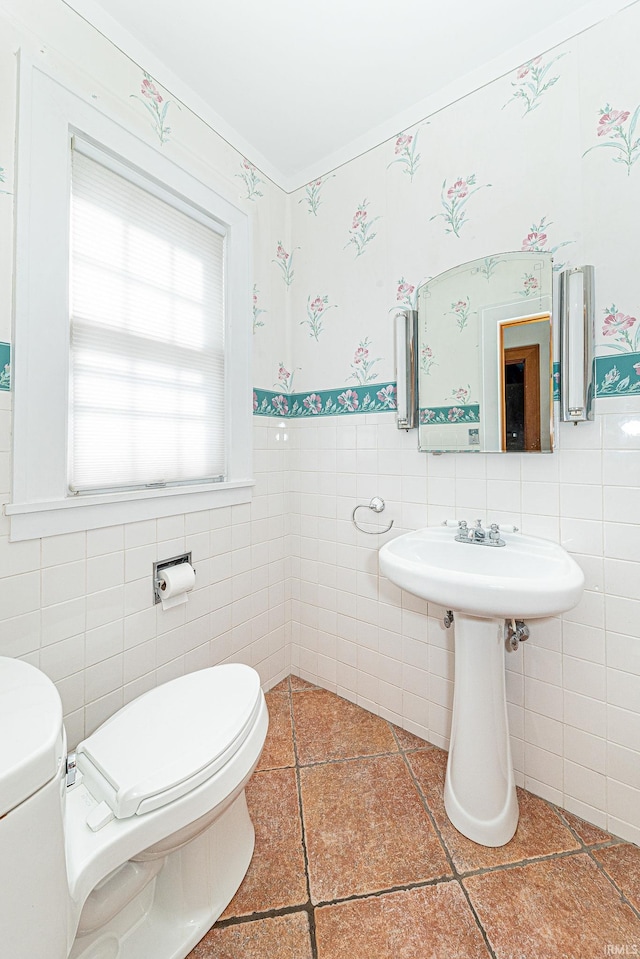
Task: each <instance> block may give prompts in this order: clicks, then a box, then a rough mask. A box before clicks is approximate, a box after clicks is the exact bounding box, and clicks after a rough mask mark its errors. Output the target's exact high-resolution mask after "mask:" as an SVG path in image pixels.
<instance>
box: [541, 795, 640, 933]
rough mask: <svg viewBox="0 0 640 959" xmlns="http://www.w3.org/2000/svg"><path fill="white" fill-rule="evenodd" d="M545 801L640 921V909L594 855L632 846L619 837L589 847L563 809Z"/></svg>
mask: <svg viewBox="0 0 640 959" xmlns="http://www.w3.org/2000/svg"><path fill="white" fill-rule="evenodd" d="M545 801H546V802H547V805H548V806H550V807H551V809H552V810H553V811H554V813H555V814H556V816H557V817H558V819H559V820H560V822H561V823H562V824H563V826H566V828H567V829H569V831H570V832H571V834H572V835H573V836H575V838H576V839H577V841H578V842H579V843H581V845H582V850H583V851H584V852H585V853H586V854H587V855H588V857H589V859H590V860H591V862H592V863H593V864H594V865H595V867H596V868H597V869H598V871H599V872H600V873H601V874H602V875H603V876H604V878H605V879H606V880H607V882H609V884H610V885H611V886H613V888H614V889H615V890H616V892H617V893H618V895H619V896H620V899H621V900H622V902H623V903H624V904H625V905H627V906H629V908H630V909H631V911H632V913H633V914H634V916H636V917H637V918H638V919H640V909H638V908H637V907H636V906H634V904H633V903H632V902H631V900H630V899H629V898H628V896H627V895H626V893H625V892H624V890H623V889H622V888H621V886H620V885H619V884H618V883H617V882H616V881H615V879H614V878H613V876H610V875H609V873H608V872H607V870H606V868H605V866H604V863H601V862H600V860H599V859H598V858H597V857H596V856H594V855H593V853H594V852H595V851H596V850H597V849H610V848H612V847H613V846H628V845H630V844H629V843H628V842H626V840H624V839H620V838H618V837H617V836H611V839H607V840H603V841H602V842H597V843H591V844H590V845H587V843H586V842H585V841H584V840H583V839H582V838H581V836H580V834H579V833H578V832H577V830H575V829H574V828H573V826H571V825H570V824H569V822H567V820H566V819H565V816H564V810H563V809H562V807H558V806H555V805H554V804H553V803H551V802H549V801H548V800H545ZM600 831H601V832H606V830H604V829H603V830H600ZM607 835H609V836H610V835H611V833H607Z"/></svg>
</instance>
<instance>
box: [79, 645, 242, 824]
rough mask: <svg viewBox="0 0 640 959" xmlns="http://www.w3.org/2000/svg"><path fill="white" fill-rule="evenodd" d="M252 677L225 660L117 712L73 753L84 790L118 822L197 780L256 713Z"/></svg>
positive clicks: (217, 764)
mask: <svg viewBox="0 0 640 959" xmlns="http://www.w3.org/2000/svg"><path fill="white" fill-rule="evenodd" d="M260 700H261V695H260V679H259V676H258V674H257V673H256V671H255V670H254V669H251V667H250V666H244V665H242V664H240V663H233V664H228V665H224V666H214V667H211V668H210V669H201V670H198V671H197V672H195V673H189V674H188V675H186V676H181V677H179V678H178V679H174V680H171V681H170V682H168V683H165V684H164V685H163V686H158V687H157V688H156V689H152V690H150V691H149V692H148V693H145V694H144V695H143V696H140V697H139V698H138V699H136V700H134V701H133V702H131V703H129V705H128V706H125V707H124V709H121V710H119V711H118V712H117V713H116V714H115V715H114V716H112V717H111V719H108V720H107V722H106V723H104V725H102V726H101V727H100V728H99V729H97V730H96V732H95V733H93V734H92V735H91V736H89V738H88V739H85V740H84V742H82V743H80V745H79V746H78V749H77V764H78V769H79V770H80V771H81V772H83V773H84V774H85V777H86V781H87V784H88V786H89V789H90V790H91V791H92V792H94V793H96V794H97V795H96V797H95V798H97V799H99V800H104V801H105V802H107V804H108V805H109V806H110V808H111V810H112V811H113V813H114V815H115V816H116V817H117V818H118V819H126V818H127V817H129V816H133V815H136V814H137V815H142V814H143V813H147V812H151V811H152V810H154V809H158V808H160V807H161V806H164V805H166V803H168V802H172V801H173V800H175V799H179V798H180V796H184V795H185V794H186V793H188V792H190V791H191V790H192V789H195V787H196V786H198V785H200V784H201V783H203V782H205V781H206V780H207V779H208V778H209V777H210V776H212V775H213V774H214V773H215V772H216V771H217V770H218V769H220V768H221V767H222V766H223V765H224V764H225V763H227V762H228V761H229V759H230V758H231V756H233V754H234V753H235V752H236V751H237V750H238V749H239V747H240V746H241V744H242V743H243V742H244V740H245V739H246V737H247V736H248V734H249V732H250V731H251V729H252V727H253V724H254V722H255V718H256V716H257V714H258V711H259V709H260Z"/></svg>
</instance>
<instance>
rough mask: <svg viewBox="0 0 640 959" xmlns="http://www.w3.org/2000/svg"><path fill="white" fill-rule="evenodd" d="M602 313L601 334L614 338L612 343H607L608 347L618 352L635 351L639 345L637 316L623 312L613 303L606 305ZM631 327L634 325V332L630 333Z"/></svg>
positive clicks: (639, 329) (639, 335)
mask: <svg viewBox="0 0 640 959" xmlns="http://www.w3.org/2000/svg"><path fill="white" fill-rule="evenodd" d="M604 314H605V317H604V323H603V325H602V335H603V336H606V337H611V338H612V339H613V340H614V342H613V343H607V346H608V347H609V349H612V350H617V351H618V352H620V353H626V352H631V353H635V352H637V351H638V348H639V347H640V324H638V320H637V318H636V317H635V316H630V315H629V314H628V313H623V312H622V310H619V309H618V308H617V306H616V305H615V303H612V304H611V306H608V307H607V308H606V309H605V311H604ZM636 324H637V325H636ZM633 327H635V333H633V334H632V333H631V330H632V329H633Z"/></svg>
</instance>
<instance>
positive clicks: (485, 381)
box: [418, 252, 553, 453]
mask: <svg viewBox="0 0 640 959" xmlns="http://www.w3.org/2000/svg"><path fill="white" fill-rule="evenodd" d="M552 276H553V264H552V256H551V254H550V253H538V252H521V253H501V254H499V255H496V256H490V257H485V258H483V259H480V260H472V261H471V262H469V263H463V264H462V265H461V266H456V267H454V268H453V269H451V270H447V272H446V273H441V274H440V275H439V276H436V277H435V278H434V279H432V280H427V281H426V282H425V283H423V284H422V285H421V287H420V289H419V291H418V406H419V426H418V446H419V448H420V449H421V450H424V451H431V452H456V451H457V452H459V451H463V450H466V451H483V452H491V453H499V452H502V453H508V452H542V453H545V452H551V450H552V449H553V344H552V336H551V326H552V301H553V288H552Z"/></svg>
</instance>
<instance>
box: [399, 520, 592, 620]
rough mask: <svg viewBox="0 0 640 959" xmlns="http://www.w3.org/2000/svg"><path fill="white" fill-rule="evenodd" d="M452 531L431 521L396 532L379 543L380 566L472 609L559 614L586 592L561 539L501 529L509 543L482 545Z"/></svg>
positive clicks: (448, 603)
mask: <svg viewBox="0 0 640 959" xmlns="http://www.w3.org/2000/svg"><path fill="white" fill-rule="evenodd" d="M455 535H456V530H455V529H451V528H449V527H442V526H433V527H427V528H426V529H419V530H416V531H415V532H412V533H405V534H404V535H403V536H398V537H397V538H396V539H393V540H391V541H390V542H388V543H386V544H385V545H384V546H383V547H382V549H381V550H380V571H381V572H382V573H383V574H384V575H385V576H386V577H387V579H390V580H391V582H392V583H395V584H396V586H400V587H402V589H406V590H407V591H408V592H410V593H414V594H415V595H416V596H421V597H422V599H426V600H428V601H429V602H432V603H438V605H439V606H444V607H445V609H453V610H457V611H458V612H460V613H467V614H468V615H469V616H483V617H491V618H500V619H502V618H504V619H511V618H514V619H525V618H529V619H531V618H536V617H538V618H539V617H544V616H556V615H557V614H558V613H562V612H565V611H566V610H568V609H571V608H572V607H573V606H575V605H576V603H577V602H578V600H579V599H580V596H581V595H582V590H583V587H584V575H583V573H582V570H581V569H580V567H579V566H578V564H577V563H576V562H575V560H573V559H572V558H571V556H569V554H568V553H567V552H566V551H565V550H564V549H563V548H562V546H560V545H558V543H552V542H551V541H549V540H546V539H539V538H538V537H536V536H525V535H524V534H522V533H503V532H501V534H500V535H501V537H502V538H503V539H504V540H505V542H506V545H505V546H480V545H476V544H471V543H458V542H456V540H455V538H454V537H455Z"/></svg>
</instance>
